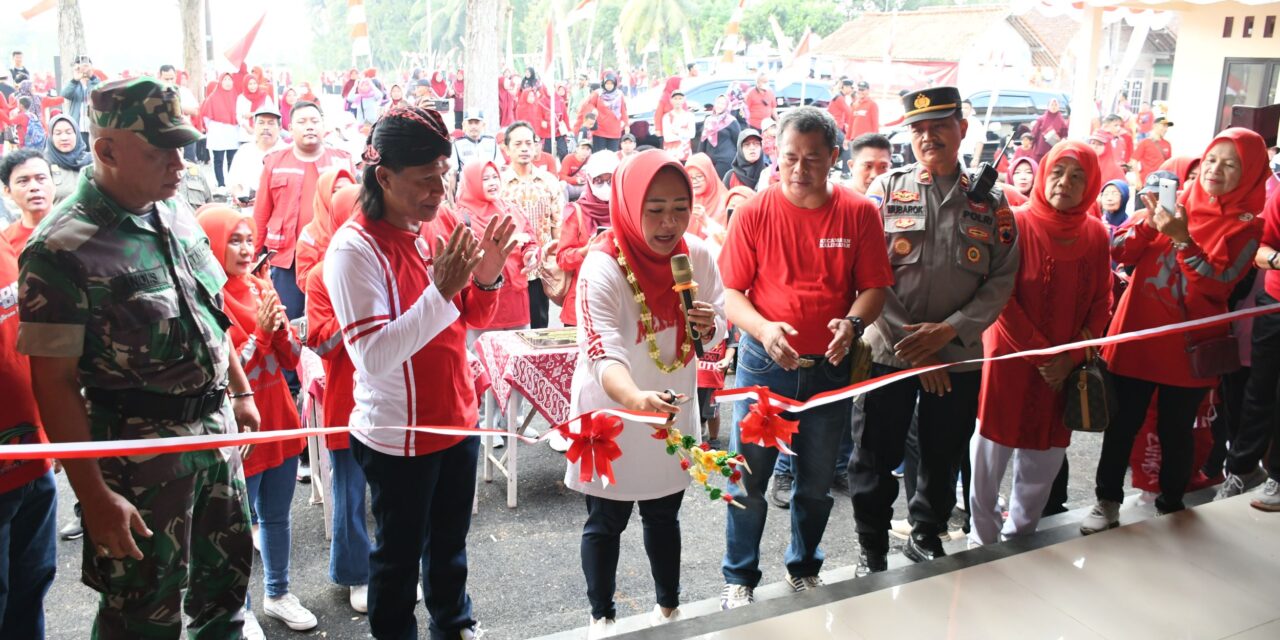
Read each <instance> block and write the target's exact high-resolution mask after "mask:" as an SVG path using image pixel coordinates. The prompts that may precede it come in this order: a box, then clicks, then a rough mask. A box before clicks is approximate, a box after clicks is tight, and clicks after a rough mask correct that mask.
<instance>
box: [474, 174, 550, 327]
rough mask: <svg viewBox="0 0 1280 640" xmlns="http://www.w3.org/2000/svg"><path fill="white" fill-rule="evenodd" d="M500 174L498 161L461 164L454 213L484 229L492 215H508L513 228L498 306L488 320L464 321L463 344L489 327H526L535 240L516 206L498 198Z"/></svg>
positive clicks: (534, 263) (535, 257) (494, 216)
mask: <svg viewBox="0 0 1280 640" xmlns="http://www.w3.org/2000/svg"><path fill="white" fill-rule="evenodd" d="M501 192H502V178H501V174H500V173H499V172H498V165H496V164H494V163H492V162H471V163H468V164H467V165H466V166H464V167H463V168H462V189H461V192H460V193H459V195H458V203H457V207H456V210H455V215H456V216H457V217H458V218H461V219H462V220H464V221H465V222H466V223H467V225H468V226H470V227H471V228H472V229H473V230H477V229H484V228H485V227H487V226H489V223H490V222H491V221H493V220H494V219H497V218H500V217H502V216H503V215H508V216H511V221H512V223H513V224H514V225H515V228H516V235H515V240H516V250H515V251H512V252H511V255H509V256H507V262H506V265H505V266H503V267H502V279H503V280H505V281H506V283H507V284H506V286H504V287H502V289H501V290H500V291H498V310H497V311H495V312H494V314H493V317H492V318H490V319H489V321H488V322H483V323H478V324H474V323H470V322H468V323H467V344H473V343H474V342H475V341H476V339H477V338H479V337H480V335H481V334H484V333H487V332H489V331H508V330H512V329H528V328H529V292H528V288H529V274H530V273H532V269H533V268H536V266H537V264H538V243H537V241H536V240H534V239H533V230H532V229H531V228H530V227H529V222H528V220H526V219H525V217H524V214H523V213H521V212H520V208H519V207H508V206H507V205H506V203H504V202H502V200H500V199H499V194H501Z"/></svg>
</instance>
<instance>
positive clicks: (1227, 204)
mask: <svg viewBox="0 0 1280 640" xmlns="http://www.w3.org/2000/svg"><path fill="white" fill-rule="evenodd" d="M1223 141H1226V142H1230V143H1231V144H1233V145H1234V146H1235V148H1236V153H1237V154H1238V155H1239V156H1240V170H1241V176H1240V184H1239V185H1238V186H1236V188H1235V189H1233V190H1231V191H1228V192H1227V193H1224V194H1222V195H1220V196H1211V195H1209V192H1207V191H1205V190H1204V187H1203V186H1201V184H1200V180H1199V179H1197V180H1196V181H1195V182H1193V183H1191V185H1190V187H1189V188H1187V189H1184V190H1183V191H1182V198H1181V200H1182V204H1183V206H1185V207H1186V210H1187V214H1186V215H1187V230H1188V231H1189V232H1191V237H1192V239H1194V240H1195V241H1196V244H1198V245H1200V248H1201V249H1203V250H1204V252H1205V253H1206V254H1208V255H1210V256H1215V257H1222V258H1226V259H1230V257H1229V256H1227V253H1228V248H1227V244H1226V241H1227V238H1228V236H1232V235H1235V233H1236V232H1238V231H1239V230H1240V228H1241V227H1242V226H1244V225H1242V224H1241V223H1247V224H1257V225H1261V217H1260V216H1259V215H1258V214H1260V213H1262V207H1263V206H1265V205H1266V200H1267V190H1266V185H1267V175H1268V174H1269V173H1270V172H1269V171H1268V169H1267V144H1266V142H1264V141H1263V140H1262V136H1260V135H1258V134H1257V133H1254V132H1253V131H1250V130H1248V129H1244V128H1241V127H1231V128H1230V129H1227V130H1225V131H1223V132H1222V133H1219V134H1218V136H1217V137H1216V138H1214V139H1213V141H1212V142H1210V143H1209V146H1208V147H1206V148H1205V154H1206V155H1207V154H1208V153H1209V150H1210V149H1212V148H1213V147H1214V145H1216V144H1218V143H1220V142H1223ZM1200 164H1201V165H1203V164H1204V160H1203V156H1202V159H1201V162H1200ZM1224 223H1225V224H1224Z"/></svg>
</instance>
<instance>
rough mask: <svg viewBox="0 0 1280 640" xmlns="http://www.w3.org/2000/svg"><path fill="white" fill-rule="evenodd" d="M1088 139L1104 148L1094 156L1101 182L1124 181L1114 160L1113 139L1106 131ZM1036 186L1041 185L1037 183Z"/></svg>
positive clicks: (1118, 162)
mask: <svg viewBox="0 0 1280 640" xmlns="http://www.w3.org/2000/svg"><path fill="white" fill-rule="evenodd" d="M1089 139H1090V140H1097V141H1099V142H1101V143H1103V145H1104V146H1105V147H1106V149H1104V150H1103V151H1102V153H1097V154H1094V155H1096V156H1098V170H1099V171H1101V172H1102V181H1103V182H1111V181H1112V180H1124V169H1121V168H1120V160H1119V159H1117V158H1116V148H1115V147H1114V146H1112V144H1111V141H1112V140H1114V139H1115V137H1114V136H1112V135H1111V134H1109V133H1107V132H1106V131H1094V132H1093V134H1092V135H1090V136H1089ZM1091 150H1092V149H1091ZM1046 155H1047V154H1046ZM1042 164H1043V163H1042ZM1037 184H1043V183H1041V182H1037ZM1095 195H1096V192H1095Z"/></svg>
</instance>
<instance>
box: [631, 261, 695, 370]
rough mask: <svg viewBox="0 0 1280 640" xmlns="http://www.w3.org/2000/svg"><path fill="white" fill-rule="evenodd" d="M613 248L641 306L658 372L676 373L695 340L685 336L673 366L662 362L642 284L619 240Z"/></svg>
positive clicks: (647, 339)
mask: <svg viewBox="0 0 1280 640" xmlns="http://www.w3.org/2000/svg"><path fill="white" fill-rule="evenodd" d="M613 246H615V247H617V248H618V266H620V267H622V272H623V273H624V274H626V276H627V284H629V285H631V294H632V296H633V297H634V298H635V300H636V304H639V305H640V322H641V323H643V324H644V339H645V341H646V342H648V343H649V358H650V359H652V360H653V363H654V364H656V365H658V370H659V371H661V372H663V373H674V372H676V371H679V370H680V369H681V368H682V367H684V364H685V360H686V359H687V358H688V357H689V351H690V350H691V349H693V339H692V338H691V337H690V336H689V334H688V332H686V333H685V334H684V343H683V344H681V345H680V355H678V356H676V359H675V360H674V361H672V363H671V364H667V363H665V362H663V361H662V352H661V350H660V349H658V336H657V334H656V332H655V331H654V330H653V313H652V312H650V311H649V305H648V304H646V303H645V301H644V292H643V291H641V290H640V283H638V282H636V274H635V273H633V272H632V271H631V267H630V266H628V265H627V259H626V257H624V256H623V255H622V247H621V246H620V245H619V244H618V239H617V238H614V239H613Z"/></svg>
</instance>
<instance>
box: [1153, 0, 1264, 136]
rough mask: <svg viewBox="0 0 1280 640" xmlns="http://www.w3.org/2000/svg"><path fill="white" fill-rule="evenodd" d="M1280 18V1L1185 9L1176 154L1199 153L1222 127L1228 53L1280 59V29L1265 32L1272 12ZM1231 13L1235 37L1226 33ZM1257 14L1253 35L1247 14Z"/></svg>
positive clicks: (1174, 113)
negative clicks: (1220, 115) (1268, 35)
mask: <svg viewBox="0 0 1280 640" xmlns="http://www.w3.org/2000/svg"><path fill="white" fill-rule="evenodd" d="M1269 15H1274V16H1277V18H1280V2H1272V3H1269V4H1264V5H1256V6H1245V5H1240V4H1236V3H1234V2H1223V3H1219V4H1212V5H1206V6H1202V7H1194V8H1191V9H1189V10H1187V11H1183V12H1181V18H1182V20H1181V26H1180V28H1179V31H1178V48H1177V50H1176V51H1175V52H1174V56H1173V77H1172V78H1171V84H1170V86H1169V105H1170V108H1169V117H1170V119H1171V120H1173V121H1174V126H1173V128H1172V129H1170V130H1169V142H1170V144H1172V145H1173V152H1174V154H1176V155H1184V154H1187V155H1198V154H1200V153H1201V152H1202V151H1204V148H1205V146H1207V145H1208V144H1209V141H1210V140H1212V139H1213V136H1214V134H1215V133H1217V132H1216V131H1214V126H1215V125H1216V123H1217V112H1218V100H1219V98H1220V97H1221V96H1220V94H1221V87H1222V73H1223V65H1224V64H1225V60H1226V59H1227V58H1277V59H1280V29H1277V32H1278V33H1276V34H1275V35H1274V36H1272V37H1271V38H1263V37H1262V28H1263V25H1264V22H1265V18H1266V16H1269ZM1227 16H1233V17H1234V18H1235V26H1234V28H1233V29H1232V35H1231V38H1223V37H1222V25H1223V21H1224V19H1225V18H1226V17H1227ZM1246 16H1253V17H1254V28H1253V37H1251V38H1242V37H1241V36H1240V34H1241V31H1242V30H1243V27H1244V18H1245V17H1246Z"/></svg>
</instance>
